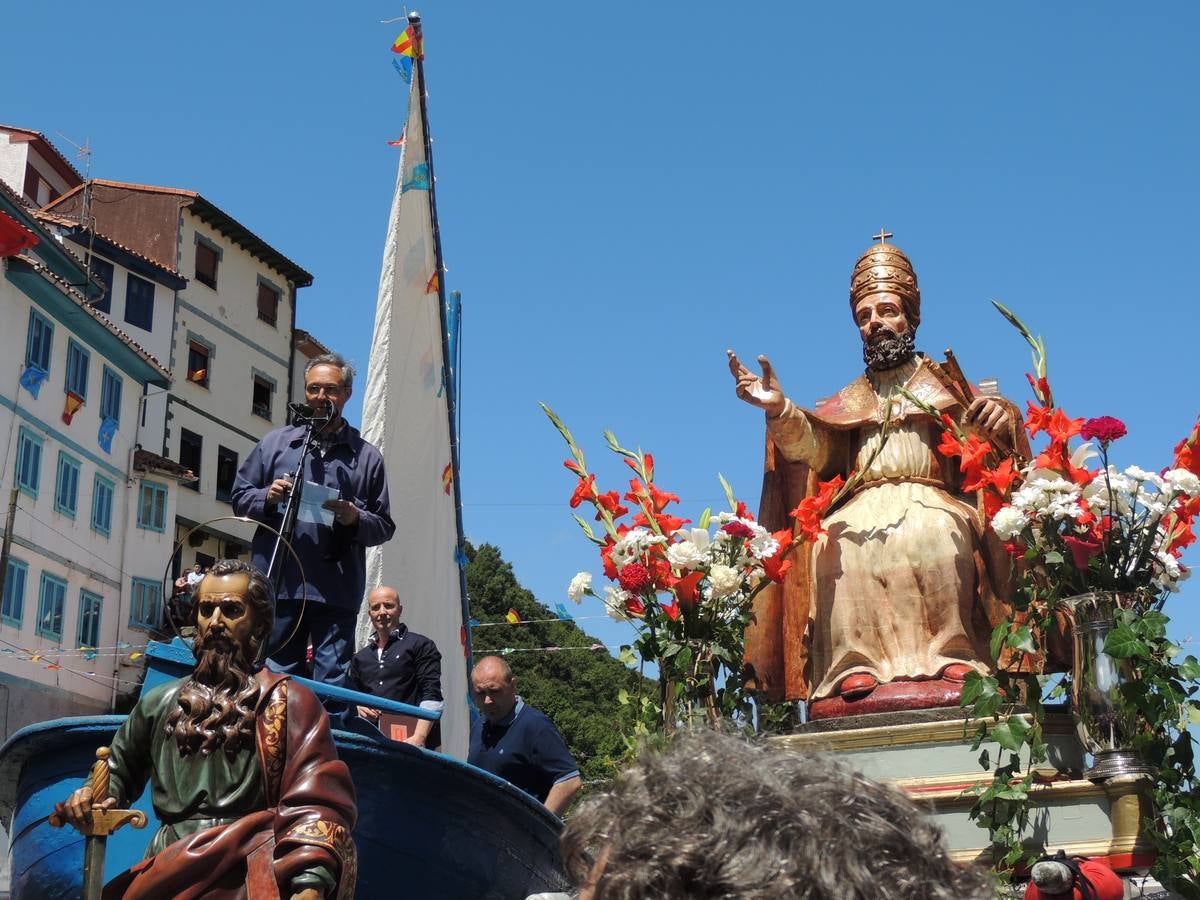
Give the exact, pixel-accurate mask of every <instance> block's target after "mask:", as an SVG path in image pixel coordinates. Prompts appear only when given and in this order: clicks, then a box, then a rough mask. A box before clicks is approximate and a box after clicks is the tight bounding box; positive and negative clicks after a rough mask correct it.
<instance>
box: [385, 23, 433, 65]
mask: <svg viewBox="0 0 1200 900" xmlns="http://www.w3.org/2000/svg"><path fill="white" fill-rule="evenodd" d="M392 52H393V53H399V54H400V55H401V56H411V57H412V58H413V59H424V58H425V42H424V41H423V40H422V39H421V36H420V35H419V34H418V33H417V30H416V29H415V28H413V27H412V26H411V25H409V26H408V27H407V28H405V29H404V31H403V32H402V33H401V35H400V36H399V37H398V38H396V41H395V43H393V44H392Z"/></svg>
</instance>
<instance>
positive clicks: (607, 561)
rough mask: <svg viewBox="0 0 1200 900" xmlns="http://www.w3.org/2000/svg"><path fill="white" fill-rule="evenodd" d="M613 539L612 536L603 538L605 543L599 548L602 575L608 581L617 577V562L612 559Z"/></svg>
mask: <svg viewBox="0 0 1200 900" xmlns="http://www.w3.org/2000/svg"><path fill="white" fill-rule="evenodd" d="M612 552H613V539H612V537H611V536H610V537H607V538H605V544H604V546H603V547H601V548H600V560H601V562H602V563H603V564H604V577H605V578H607V579H609V580H610V581H612V580H615V579H616V577H617V564H616V563H615V562H613V559H612Z"/></svg>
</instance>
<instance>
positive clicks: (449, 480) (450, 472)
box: [442, 462, 454, 494]
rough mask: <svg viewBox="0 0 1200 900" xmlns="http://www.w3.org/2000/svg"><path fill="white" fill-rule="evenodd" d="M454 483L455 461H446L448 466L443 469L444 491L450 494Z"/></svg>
mask: <svg viewBox="0 0 1200 900" xmlns="http://www.w3.org/2000/svg"><path fill="white" fill-rule="evenodd" d="M453 485H454V463H452V462H448V463H446V468H444V469H442V491H443V492H445V493H447V494H449V493H450V488H451V487H452V486H453Z"/></svg>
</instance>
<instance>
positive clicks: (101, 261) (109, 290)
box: [88, 253, 117, 315]
mask: <svg viewBox="0 0 1200 900" xmlns="http://www.w3.org/2000/svg"><path fill="white" fill-rule="evenodd" d="M97 267H101V268H104V269H107V271H106V272H98V271H96V269H97ZM88 269H89V271H90V272H91V274H92V275H94V276H99V278H100V280H101V281H103V282H104V284H105V285H106V287H105V290H104V296H103V297H100V298H99V299H98V300H93V301H92V309H97V310H99V311H100V312H102V313H104V314H105V315H111V314H112V298H113V282H114V281H116V278H117V267H116V266H115V265H113V264H112V263H110V262H109V261H108V260H107V259H105V258H104V257H102V256H97V255H96V254H95V253H92V254H91V255H89V257H88Z"/></svg>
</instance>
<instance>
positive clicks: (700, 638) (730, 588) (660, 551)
mask: <svg viewBox="0 0 1200 900" xmlns="http://www.w3.org/2000/svg"><path fill="white" fill-rule="evenodd" d="M542 409H543V410H544V411H545V413H546V415H547V416H548V417H549V418H550V421H551V422H553V423H554V427H555V428H557V429H558V431H559V433H560V434H561V435H562V436H563V439H564V440H565V441H566V443H567V447H568V448H569V450H570V453H571V458H570V459H568V460H566V461H565V462H564V463H563V465H564V466H565V467H566V468H567V469H568V470H569V471H571V472H572V473H573V475H574V476H575V477H576V479H577V481H576V484H575V488H574V490H573V492H572V494H571V498H570V505H571V508H572V509H578V508H579V507H581V506H584V505H588V506H591V507H592V508H593V509H594V511H595V516H594V521H596V522H599V523H600V533H599V534H598V533H597V529H596V528H595V527H594V526H593V525H592V524H591V523H590V522H588V521H587V520H586V519H584V518H583V517H582V516H580V515H579V514H578V513H573V516H574V518H575V521H576V522H577V523H578V524H579V526H580V528H581V529H582V530H583V532H584V534H585V535H586V536H587V538H588V539H589V540H591V541H592V542H593V543H594V544H595V545H596V546H597V548H598V550H599V553H600V561H601V564H602V567H603V571H604V575H605V578H606V579H608V584H606V585H604V587H603V588H602V590H601V591H600V592H597V589H596V586H595V585H594V584H593V581H592V575H591V573H589V572H580V573H579V574H577V575H575V577H574V578H572V579H571V582H570V585H569V586H568V588H567V596H568V597H569V598H570V599H571V600H573V601H575V602H576V603H578V602H580V601H581V600H582V599H583V598H584V597H585V596H594V597H598V598H600V599H601V600H602V601H603V602H604V606H605V608H606V610H607V611H608V613H609V615H610V616H611V617H612V618H614V619H616V620H618V621H628V622H630V623H632V624H633V626H634V628H635V629H636V631H637V633H638V637H637V639H636V641H635V642H634V646H635V647H636V648H637V650H638V653H639V654H640V656H641V659H642V661H643V662H650V663H654V664H656V665H657V666H658V670H659V686H660V692H659V697H658V698H657V700H654V699H652V698H640V699H639V700H638V702H639V703H640V704H641V705H642V709H641V710H640V712H641V713H642V716H641V721H642V722H643V724H644V725H645V726H646V727H656V728H663V729H665V730H668V731H669V730H671V729H672V728H674V727H675V725H676V724H679V723H687V722H691V721H692V720H693V719H695V718H697V717H700V718H702V719H703V720H704V721H706V722H708V723H709V724H714V725H715V724H716V723H717V722H718V721H719V720H720V719H722V718H733V717H745V716H746V715H747V713H748V711H749V710H748V699H747V697H746V693H745V691H744V690H743V685H742V657H743V653H744V647H745V631H746V626H747V625H748V624H749V623H750V621H751V617H752V612H751V605H752V603H753V601H754V598H755V597H756V596H757V595H758V593H759V592H760V591H762V590H763V589H764V588H765V587H766V586H767V585H768V584H770V583H772V582H782V581H783V579H784V577H785V576H786V574H787V572H788V570H789V569H790V568H791V566H792V560H791V559H790V558H789V557H790V555H791V554H792V552H793V551H794V549H795V547H796V546H797V545H798V544H800V543H803V542H805V541H811V540H815V539H816V538H817V537H818V536H819V535H820V534H821V533H822V530H821V519H822V517H823V515H824V513H825V512H826V511H827V510H828V509H829V508H830V507H831V506H832V505H833V504H834V503H836V502H837V501H838V500H840V499H841V497H842V496H844V495H845V493H846V492H847V491H849V490H852V489H853V487H854V484H855V483H856V476H851V478H850V480H849V481H845V480H843V479H842V478H841V477H838V478H835V479H833V480H831V481H828V482H823V483H822V484H821V485H820V489H819V490H818V491H817V492H816V493H814V494H813V495H812V496H810V497H806V498H805V499H804V500H803V501H802V502H801V503H800V505H798V506H797V507H796V508H795V509H794V510H792V512H791V516H792V519H793V520H794V522H795V524H794V526H793V527H789V528H784V529H781V530H779V531H774V532H771V531H768V530H767V529H766V528H764V527H762V525H760V524H759V523H758V522H756V521H755V519H754V516H753V514H751V513H750V512H749V510H747V508H746V504H745V503H743V502H741V501H739V500H738V499H737V498H736V497H735V496H734V493H733V490H732V488H731V487H730V486H729V484H728V482H727V481H726V480H725V479H724V478H723V477H721V476H718V477H719V478H720V482H721V486H722V488H723V489H724V491H725V497H726V500H727V502H728V504H729V508H728V509H727V510H724V511H721V512H717V513H715V514H714V513H713V512H712V510H711V509H705V510H704V511H703V512H702V513H701V515H700V517H699V520H698V521H696V522H695V523H693V522H692V521H691V520H689V519H684V518H681V517H679V516H678V515H676V514H675V513H674V512H673V511H671V510H670V509H669V508H670V507H671V506H672V504H676V503H678V502H679V497H678V495H676V494H674V493H671V492H669V491H664V490H662V489H661V488H659V487H658V485H657V484H656V483H655V469H654V458H653V456H652V455H651V454H649V453H644V452H642V451H641V450H629V449H627V448H625V447H623V446H621V444H620V443H619V442H618V441H617V438H616V436H615V435H614V434H613V433H612V432H611V431H606V432H605V440H606V441H607V444H608V448H609V449H610V450H611V451H613V452H614V453H616V454H618V455H619V456H621V457H622V458H623V460H624V462H625V464H626V465H628V466H629V468H630V469H632V470H633V475H634V477H633V478H632V479H631V480H630V482H629V490H628V491H626V492H625V493H624V494H621V493H619V492H618V491H616V490H609V491H601V490H600V488H598V487H597V486H596V476H595V474H594V473H593V472H590V471H589V470H588V468H587V462H586V459H585V457H584V453H583V451H582V450H581V449H580V448H579V445H578V444H577V443H576V442H575V439H574V437H573V436H572V435H571V432H570V431H569V430H568V429H567V427H566V426H565V425H564V424H563V422H562V420H561V419H559V417H558V416H557V415H556V414H555V413H554V411H553V410H551V409H550V408H549V407H548V406H546V405H545V404H542ZM876 452H878V451H876ZM626 504H628V505H626ZM688 526H692V527H688Z"/></svg>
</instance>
